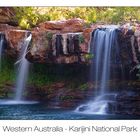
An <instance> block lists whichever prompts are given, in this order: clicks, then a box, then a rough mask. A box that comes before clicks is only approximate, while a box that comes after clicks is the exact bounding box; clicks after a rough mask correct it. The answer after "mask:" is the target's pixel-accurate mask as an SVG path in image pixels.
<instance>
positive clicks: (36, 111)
mask: <svg viewBox="0 0 140 140" xmlns="http://www.w3.org/2000/svg"><path fill="white" fill-rule="evenodd" d="M0 120H140V116H131V115H95V114H81V113H76V112H74V111H73V110H62V109H58V108H57V109H49V108H48V107H47V106H46V105H43V104H26V105H25V104H21V105H18V104H13V105H0Z"/></svg>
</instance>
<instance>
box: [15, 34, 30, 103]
mask: <svg viewBox="0 0 140 140" xmlns="http://www.w3.org/2000/svg"><path fill="white" fill-rule="evenodd" d="M31 39H32V35H31V34H30V36H29V37H28V38H26V39H25V41H24V43H23V46H22V52H21V54H20V57H19V60H18V61H17V62H16V64H18V63H19V64H18V65H19V66H18V75H17V81H16V96H15V101H21V100H22V95H23V93H24V92H25V86H26V81H27V77H28V71H29V62H28V61H27V59H26V58H25V56H26V53H27V49H28V46H29V43H30V41H31Z"/></svg>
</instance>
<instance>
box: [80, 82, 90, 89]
mask: <svg viewBox="0 0 140 140" xmlns="http://www.w3.org/2000/svg"><path fill="white" fill-rule="evenodd" d="M87 89H88V84H87V83H85V84H82V85H80V86H79V90H87Z"/></svg>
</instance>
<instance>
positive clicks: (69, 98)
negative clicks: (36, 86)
mask: <svg viewBox="0 0 140 140" xmlns="http://www.w3.org/2000/svg"><path fill="white" fill-rule="evenodd" d="M59 98H60V100H61V101H67V100H68V101H69V100H73V98H74V97H73V96H70V95H65V96H60V97H59Z"/></svg>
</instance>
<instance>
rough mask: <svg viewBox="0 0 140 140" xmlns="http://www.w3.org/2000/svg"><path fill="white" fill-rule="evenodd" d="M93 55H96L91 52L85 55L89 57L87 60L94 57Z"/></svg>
mask: <svg viewBox="0 0 140 140" xmlns="http://www.w3.org/2000/svg"><path fill="white" fill-rule="evenodd" d="M93 57H94V55H93V54H91V53H89V54H86V55H85V59H87V60H89V59H92V58H93Z"/></svg>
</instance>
